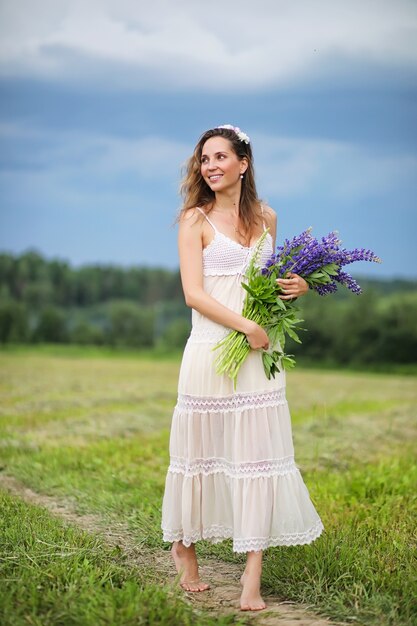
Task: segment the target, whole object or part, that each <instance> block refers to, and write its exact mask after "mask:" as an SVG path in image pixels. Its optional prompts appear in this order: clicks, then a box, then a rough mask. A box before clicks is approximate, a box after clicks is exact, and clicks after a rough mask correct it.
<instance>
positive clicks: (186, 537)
mask: <svg viewBox="0 0 417 626" xmlns="http://www.w3.org/2000/svg"><path fill="white" fill-rule="evenodd" d="M162 530H163V540H164V541H169V542H172V541H182V542H183V544H184V546H185V547H187V548H188V547H189V546H190V545H191V544H192V543H195V542H196V541H199V540H201V539H206V540H207V541H210V542H211V543H219V542H220V541H223V540H224V539H233V551H234V552H250V551H252V550H253V551H254V552H259V551H260V550H266V548H272V547H273V546H300V545H304V544H308V543H311V542H312V541H314V540H315V539H317V537H319V535H321V533H322V532H323V530H324V526H323V523H322V521H321V520H320V519H318V520H317V522H316V523H315V524H314V525H313V526H312V527H311V528H309V529H308V530H306V531H303V532H300V533H281V534H280V535H278V536H275V537H248V538H243V537H233V529H232V528H229V527H227V526H217V525H216V526H210V527H208V528H203V530H202V531H200V530H196V531H193V532H191V533H187V534H184V532H183V531H182V530H177V531H172V530H169V529H162Z"/></svg>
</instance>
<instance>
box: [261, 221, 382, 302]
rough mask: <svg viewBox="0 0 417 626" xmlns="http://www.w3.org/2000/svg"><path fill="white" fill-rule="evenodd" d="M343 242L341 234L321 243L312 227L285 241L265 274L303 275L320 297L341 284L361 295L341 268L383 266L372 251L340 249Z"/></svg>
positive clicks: (281, 275) (333, 235)
mask: <svg viewBox="0 0 417 626" xmlns="http://www.w3.org/2000/svg"><path fill="white" fill-rule="evenodd" d="M341 243H342V242H341V240H340V239H339V236H338V233H337V231H332V232H330V233H329V234H328V235H326V236H325V237H322V238H321V239H320V240H318V239H317V238H315V237H313V235H312V234H311V228H308V229H307V230H305V231H303V232H302V233H301V234H300V235H296V236H295V237H293V238H292V239H285V240H284V242H283V245H282V246H278V247H277V251H276V254H274V255H272V256H271V257H270V259H268V261H267V262H266V264H265V266H264V268H262V270H261V271H262V274H263V275H264V276H271V275H272V274H274V275H275V276H276V277H279V278H284V277H285V276H286V275H287V273H288V272H294V273H295V274H299V275H300V276H302V277H303V278H304V279H305V280H306V281H307V283H308V285H309V287H310V288H311V289H314V290H315V291H317V293H319V294H320V295H326V294H329V293H334V292H335V291H336V290H337V287H338V284H340V285H344V286H345V287H347V288H348V289H349V290H350V291H352V292H353V293H355V294H360V293H361V292H362V290H361V287H360V285H358V283H357V282H356V280H355V279H354V278H353V277H352V276H351V275H350V274H348V273H347V272H343V271H342V270H341V268H342V267H344V266H345V265H349V264H350V263H354V262H355V261H372V262H375V263H380V262H381V259H380V258H379V257H378V256H377V255H376V254H375V253H374V252H372V250H367V249H365V248H355V249H354V250H347V249H346V248H341V247H340V246H341Z"/></svg>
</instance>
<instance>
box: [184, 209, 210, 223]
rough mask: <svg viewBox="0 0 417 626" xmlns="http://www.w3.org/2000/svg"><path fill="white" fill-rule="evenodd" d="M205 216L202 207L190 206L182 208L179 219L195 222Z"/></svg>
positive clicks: (185, 221)
mask: <svg viewBox="0 0 417 626" xmlns="http://www.w3.org/2000/svg"><path fill="white" fill-rule="evenodd" d="M203 217H204V214H203V209H202V208H201V207H197V206H195V207H189V208H186V209H181V211H180V213H179V216H178V221H179V222H180V223H188V224H195V223H196V222H197V221H200V220H201V218H203Z"/></svg>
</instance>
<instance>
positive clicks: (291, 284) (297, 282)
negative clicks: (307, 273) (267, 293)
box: [277, 272, 308, 300]
mask: <svg viewBox="0 0 417 626" xmlns="http://www.w3.org/2000/svg"><path fill="white" fill-rule="evenodd" d="M287 275H288V276H289V277H290V278H277V283H278V284H279V285H280V287H281V289H282V293H283V294H284V295H282V296H281V295H280V296H279V298H281V300H295V299H296V298H298V296H303V295H304V294H305V293H307V291H308V284H307V282H306V281H305V280H304V278H302V277H301V276H299V275H298V274H294V272H288V274H287Z"/></svg>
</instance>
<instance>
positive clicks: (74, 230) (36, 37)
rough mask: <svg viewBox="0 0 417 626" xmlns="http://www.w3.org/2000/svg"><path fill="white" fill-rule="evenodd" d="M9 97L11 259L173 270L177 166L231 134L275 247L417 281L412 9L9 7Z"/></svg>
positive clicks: (155, 4)
mask: <svg viewBox="0 0 417 626" xmlns="http://www.w3.org/2000/svg"><path fill="white" fill-rule="evenodd" d="M0 92H1V93H0V141H1V153H0V211H1V214H0V248H1V249H2V250H6V251H9V252H13V253H21V252H23V251H24V250H27V249H28V248H35V249H37V250H38V251H40V252H41V253H42V254H44V255H45V256H47V257H48V258H51V257H59V258H62V259H66V260H68V261H70V262H71V263H72V264H73V265H76V266H78V265H80V264H83V263H117V264H122V265H137V264H146V265H159V266H161V265H162V266H166V267H171V268H174V267H177V265H178V262H177V244H176V230H175V228H174V227H173V226H172V222H173V220H174V218H175V215H176V212H177V210H178V208H179V206H180V202H181V200H180V198H179V196H178V186H179V182H180V177H181V166H182V164H183V162H184V161H185V159H186V158H187V157H188V156H189V154H190V153H191V151H192V149H193V147H194V144H195V143H196V141H197V139H198V137H199V136H200V134H201V133H202V132H203V131H205V130H206V129H207V128H211V127H214V126H217V125H219V124H225V123H231V124H235V125H238V126H240V127H241V128H242V129H243V130H244V131H245V132H246V133H247V134H248V135H250V137H251V141H252V145H253V149H254V154H255V166H256V172H257V182H258V191H259V193H260V195H261V197H262V198H264V199H265V200H266V201H268V202H269V204H270V205H271V206H272V207H274V208H275V210H276V211H277V213H278V221H279V234H278V237H279V238H283V237H286V236H291V235H293V234H296V233H297V232H299V231H300V230H301V229H304V228H306V227H307V226H313V232H314V233H315V234H317V235H322V234H325V233H327V232H328V231H330V230H333V229H336V230H338V231H339V233H340V236H341V238H342V239H343V242H344V244H345V245H346V246H347V247H356V246H357V247H370V248H372V249H374V250H375V251H376V252H377V253H378V254H379V255H380V256H381V257H382V258H383V264H382V265H381V266H376V265H375V266H359V265H358V266H356V267H355V266H352V271H353V273H354V274H357V275H360V274H364V273H365V274H368V275H372V276H375V277H382V276H386V277H393V276H404V277H416V276H417V269H416V266H417V264H416V252H415V249H416V243H415V240H416V235H417V228H416V226H417V202H416V198H417V124H416V122H417V106H416V105H417V98H416V96H417V3H416V2H415V1H414V0H413V1H407V0H397V1H396V2H392V0H391V1H385V0H328V1H327V0H317V1H315V2H311V1H309V0H259V1H258V2H256V3H254V2H249V1H247V0H239V1H236V0H227V1H226V0H223V2H219V1H218V0H211V1H210V3H205V2H201V3H200V2H196V1H195V0H194V1H193V0H175V1H174V0H172V1H169V0H153V1H152V2H151V3H148V1H146V2H145V1H143V0H117V1H116V0H89V1H88V3H87V2H85V1H83V2H81V1H78V0H71V1H66V0H30V1H29V0H20V2H16V0H2V2H1V4H0Z"/></svg>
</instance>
